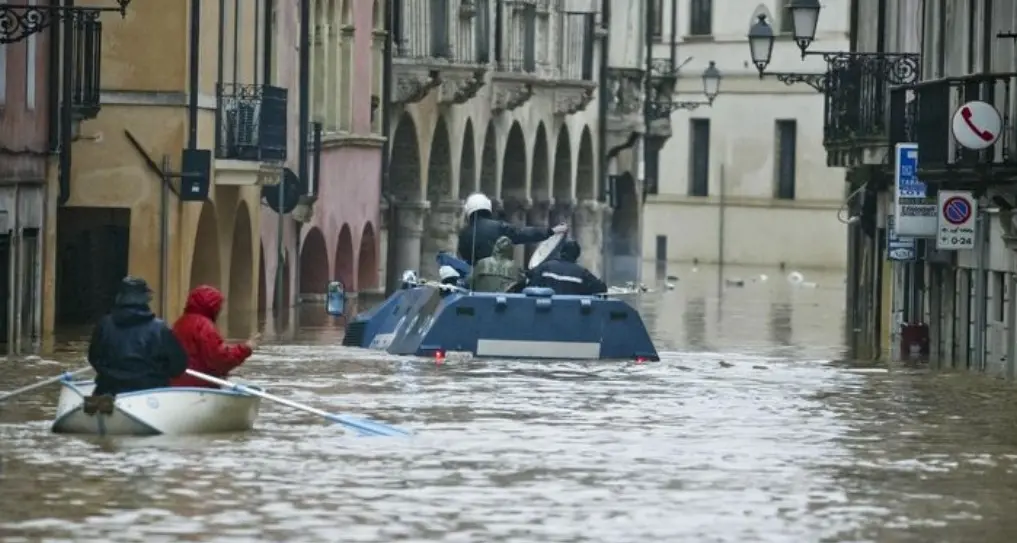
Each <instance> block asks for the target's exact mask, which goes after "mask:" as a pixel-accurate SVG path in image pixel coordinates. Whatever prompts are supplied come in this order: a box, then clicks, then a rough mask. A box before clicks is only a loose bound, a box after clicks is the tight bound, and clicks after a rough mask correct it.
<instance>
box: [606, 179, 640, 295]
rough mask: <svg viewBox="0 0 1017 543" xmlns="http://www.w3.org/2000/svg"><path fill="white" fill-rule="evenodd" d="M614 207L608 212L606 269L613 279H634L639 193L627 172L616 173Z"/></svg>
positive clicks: (615, 280) (635, 272)
mask: <svg viewBox="0 0 1017 543" xmlns="http://www.w3.org/2000/svg"><path fill="white" fill-rule="evenodd" d="M613 189H614V190H615V191H616V192H617V196H616V197H617V207H616V208H615V210H614V213H612V214H611V230H610V232H611V238H610V240H609V246H610V255H611V262H610V266H611V268H610V270H609V273H608V276H609V277H610V278H611V281H613V282H620V281H635V280H637V278H638V276H639V260H638V259H639V193H638V192H637V191H636V182H635V179H634V178H633V177H632V173H631V172H625V173H623V174H621V175H620V176H618V177H617V181H616V182H615V185H614V187H613Z"/></svg>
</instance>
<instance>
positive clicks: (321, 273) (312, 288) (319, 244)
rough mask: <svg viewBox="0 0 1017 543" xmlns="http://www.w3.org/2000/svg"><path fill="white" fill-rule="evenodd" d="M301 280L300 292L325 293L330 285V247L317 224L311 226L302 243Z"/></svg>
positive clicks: (299, 284)
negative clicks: (327, 245)
mask: <svg viewBox="0 0 1017 543" xmlns="http://www.w3.org/2000/svg"><path fill="white" fill-rule="evenodd" d="M300 245H301V246H300V282H299V283H298V284H297V289H298V291H297V292H298V293H299V294H300V295H304V294H324V293H325V290H326V288H327V287H328V276H329V269H328V249H327V248H326V245H325V236H324V235H323V234H322V233H321V229H319V228H318V227H317V226H313V227H311V229H310V230H308V231H307V235H305V236H304V241H303V243H301V244H300Z"/></svg>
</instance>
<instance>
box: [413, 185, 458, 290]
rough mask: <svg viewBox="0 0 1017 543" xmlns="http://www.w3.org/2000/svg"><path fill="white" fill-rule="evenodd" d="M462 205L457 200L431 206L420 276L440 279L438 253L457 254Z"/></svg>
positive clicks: (421, 254)
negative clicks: (436, 257)
mask: <svg viewBox="0 0 1017 543" xmlns="http://www.w3.org/2000/svg"><path fill="white" fill-rule="evenodd" d="M461 208H462V206H461V204H460V203H459V202H458V201H456V200H443V201H441V202H436V203H432V204H431V209H430V211H429V212H428V213H427V225H426V230H427V235H426V236H424V238H423V240H422V242H421V245H422V251H421V253H420V270H419V271H420V276H421V277H426V278H429V279H435V280H437V279H438V265H437V262H436V261H435V255H437V254H438V251H448V252H450V253H452V254H455V253H456V244H457V243H458V241H459V225H460V224H461V221H460V216H461Z"/></svg>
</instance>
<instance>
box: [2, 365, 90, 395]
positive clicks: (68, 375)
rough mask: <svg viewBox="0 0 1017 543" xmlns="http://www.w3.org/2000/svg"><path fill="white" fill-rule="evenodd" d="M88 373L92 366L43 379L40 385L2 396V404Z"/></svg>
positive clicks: (36, 384) (22, 388) (29, 386)
mask: <svg viewBox="0 0 1017 543" xmlns="http://www.w3.org/2000/svg"><path fill="white" fill-rule="evenodd" d="M87 371H92V366H85V367H83V368H81V369H78V370H74V371H67V372H64V373H62V374H60V375H57V376H56V377H50V378H49V379H43V380H42V381H39V382H38V383H35V384H34V385H28V386H26V387H21V388H19V389H17V390H12V391H10V392H8V393H6V394H0V402H2V401H4V400H7V399H10V398H13V397H15V396H17V395H19V394H24V393H25V392H31V391H33V390H36V389H39V388H42V387H44V386H47V385H52V384H53V383H59V382H60V381H63V380H64V379H70V378H71V377H74V376H75V375H81V374H82V373H85V372H87Z"/></svg>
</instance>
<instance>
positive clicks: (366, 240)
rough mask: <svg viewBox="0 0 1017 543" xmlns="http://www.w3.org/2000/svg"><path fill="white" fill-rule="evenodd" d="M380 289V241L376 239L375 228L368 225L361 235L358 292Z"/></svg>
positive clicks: (358, 258)
mask: <svg viewBox="0 0 1017 543" xmlns="http://www.w3.org/2000/svg"><path fill="white" fill-rule="evenodd" d="M376 288H378V241H377V239H375V237H374V226H372V225H371V223H367V225H365V226H364V233H363V234H361V235H360V254H359V255H358V256H357V290H359V291H369V290H374V289H376Z"/></svg>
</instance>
